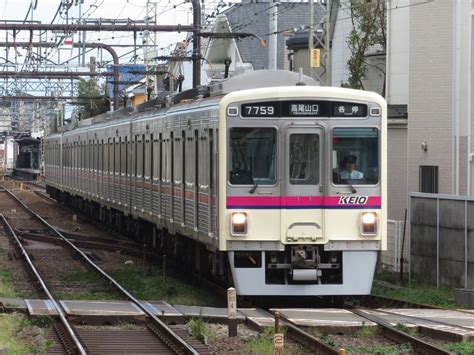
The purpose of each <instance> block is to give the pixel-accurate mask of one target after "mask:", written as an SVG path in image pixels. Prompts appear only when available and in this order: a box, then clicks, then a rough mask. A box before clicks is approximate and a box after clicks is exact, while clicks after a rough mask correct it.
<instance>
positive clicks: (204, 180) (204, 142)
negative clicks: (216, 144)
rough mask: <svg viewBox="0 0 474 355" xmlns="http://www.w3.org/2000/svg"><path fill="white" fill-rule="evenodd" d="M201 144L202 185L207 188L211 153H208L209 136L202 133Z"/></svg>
mask: <svg viewBox="0 0 474 355" xmlns="http://www.w3.org/2000/svg"><path fill="white" fill-rule="evenodd" d="M199 141H200V144H201V182H200V184H201V187H202V188H203V189H207V187H208V184H209V181H208V176H207V173H208V166H209V159H208V157H209V155H208V145H207V137H206V136H205V135H202V136H201V137H200V139H199Z"/></svg>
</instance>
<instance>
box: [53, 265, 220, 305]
mask: <svg viewBox="0 0 474 355" xmlns="http://www.w3.org/2000/svg"><path fill="white" fill-rule="evenodd" d="M109 274H110V276H112V277H113V278H114V279H115V280H117V282H118V283H119V284H121V285H122V286H123V287H124V288H125V289H127V290H128V291H129V292H130V293H131V294H132V295H134V296H135V297H137V298H138V299H142V300H163V301H167V302H169V303H172V304H182V305H195V306H222V299H221V298H219V297H218V295H216V294H214V293H212V292H211V291H209V290H207V289H203V288H201V287H199V286H198V285H195V284H191V283H190V282H189V281H183V280H181V279H179V278H177V277H175V276H172V275H167V276H166V281H165V282H164V283H163V278H162V275H161V274H160V273H158V274H155V275H151V276H147V275H145V273H144V272H143V270H142V269H141V268H140V267H138V266H135V265H127V266H125V267H121V268H119V269H115V270H113V271H110V272H109ZM61 280H62V281H63V282H74V283H84V285H85V287H84V292H82V293H78V292H77V290H76V291H75V292H74V293H73V294H69V293H64V292H58V294H57V295H58V297H59V298H60V299H63V300H68V299H69V300H72V299H74V300H114V299H119V298H120V297H121V296H120V295H119V294H118V293H115V292H113V289H111V288H109V287H108V286H107V285H106V284H105V282H104V280H103V279H101V278H100V277H99V276H98V275H97V274H95V273H94V272H91V271H87V272H76V273H67V274H63V275H61ZM91 284H92V285H94V284H95V285H97V286H96V287H95V288H91V287H90V285H91ZM102 285H103V286H102Z"/></svg>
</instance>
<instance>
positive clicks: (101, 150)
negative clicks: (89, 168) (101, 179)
mask: <svg viewBox="0 0 474 355" xmlns="http://www.w3.org/2000/svg"><path fill="white" fill-rule="evenodd" d="M103 150H104V140H103V139H101V140H100V142H99V172H100V173H102V172H103V171H104V166H103V164H104V152H103Z"/></svg>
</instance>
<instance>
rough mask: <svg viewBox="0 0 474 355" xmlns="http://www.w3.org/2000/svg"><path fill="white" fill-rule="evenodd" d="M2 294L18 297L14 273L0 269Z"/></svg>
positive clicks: (0, 294) (0, 291)
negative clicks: (14, 284)
mask: <svg viewBox="0 0 474 355" xmlns="http://www.w3.org/2000/svg"><path fill="white" fill-rule="evenodd" d="M0 296H1V297H17V292H16V291H15V288H14V287H13V278H12V275H11V273H10V272H8V271H6V270H0Z"/></svg>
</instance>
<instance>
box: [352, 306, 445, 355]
mask: <svg viewBox="0 0 474 355" xmlns="http://www.w3.org/2000/svg"><path fill="white" fill-rule="evenodd" d="M345 309H346V310H347V311H349V312H352V313H354V314H355V315H358V316H359V317H362V318H365V319H367V320H370V321H371V322H373V323H375V324H377V325H379V326H381V327H382V330H383V332H384V333H385V335H386V336H387V337H389V338H391V339H393V340H395V341H400V342H406V343H410V344H411V345H412V346H413V347H414V348H415V349H416V350H417V351H419V352H422V353H424V354H443V355H445V354H452V353H451V352H449V351H447V350H444V349H442V348H439V347H437V346H435V345H433V344H430V343H427V342H425V341H423V340H421V339H419V338H417V337H414V336H411V335H409V334H407V333H405V332H402V331H401V330H398V329H397V328H395V327H394V326H392V325H391V324H390V323H388V322H386V321H385V320H383V319H381V318H380V317H377V316H374V315H372V314H368V313H366V312H364V311H363V310H361V309H358V308H351V307H347V308H345Z"/></svg>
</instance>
